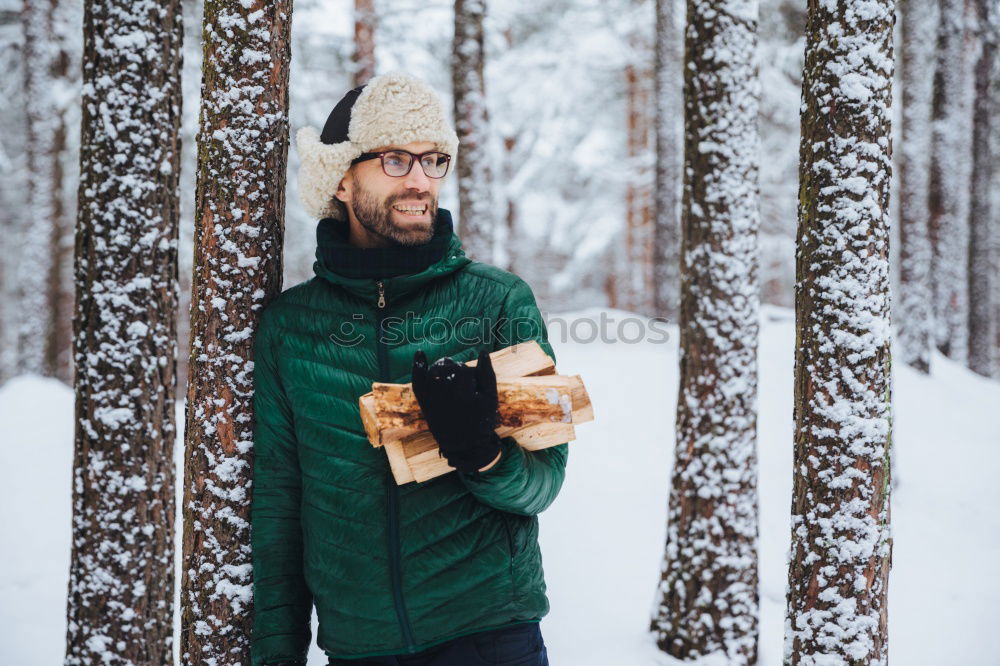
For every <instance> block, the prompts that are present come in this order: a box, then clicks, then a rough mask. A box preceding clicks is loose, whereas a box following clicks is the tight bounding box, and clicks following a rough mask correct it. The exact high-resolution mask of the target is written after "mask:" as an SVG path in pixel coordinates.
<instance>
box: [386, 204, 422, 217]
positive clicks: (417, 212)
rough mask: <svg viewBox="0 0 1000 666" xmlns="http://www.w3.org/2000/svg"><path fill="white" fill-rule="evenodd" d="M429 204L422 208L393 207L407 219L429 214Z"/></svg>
mask: <svg viewBox="0 0 1000 666" xmlns="http://www.w3.org/2000/svg"><path fill="white" fill-rule="evenodd" d="M427 208H428V205H427V204H423V205H420V206H393V207H392V209H393V210H395V211H397V212H399V213H402V214H403V215H404V216H405V217H423V216H424V215H426V214H427Z"/></svg>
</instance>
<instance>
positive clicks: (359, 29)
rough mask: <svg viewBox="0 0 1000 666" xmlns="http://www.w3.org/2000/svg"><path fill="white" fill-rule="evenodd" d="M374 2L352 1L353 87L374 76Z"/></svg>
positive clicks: (373, 0)
mask: <svg viewBox="0 0 1000 666" xmlns="http://www.w3.org/2000/svg"><path fill="white" fill-rule="evenodd" d="M376 19H377V15H376V14H375V0H354V56H353V64H354V77H353V78H354V87H355V88H357V87H358V86H360V85H364V84H365V83H367V82H368V79H370V78H372V77H373V76H375V25H376Z"/></svg>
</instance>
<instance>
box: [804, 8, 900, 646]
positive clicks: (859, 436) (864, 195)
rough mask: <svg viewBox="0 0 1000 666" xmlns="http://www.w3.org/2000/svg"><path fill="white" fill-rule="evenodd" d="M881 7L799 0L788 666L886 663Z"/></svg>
mask: <svg viewBox="0 0 1000 666" xmlns="http://www.w3.org/2000/svg"><path fill="white" fill-rule="evenodd" d="M893 4H894V3H893V2H892V0H878V1H871V0H845V1H842V2H840V3H837V4H832V3H828V2H825V1H823V0H809V5H808V17H807V25H806V51H805V66H804V70H803V80H802V105H801V108H802V112H801V128H802V129H801V140H800V144H799V210H798V217H799V222H798V234H797V255H796V286H795V320H796V331H797V335H796V345H795V350H796V351H795V377H794V401H795V402H794V443H795V453H794V464H793V496H792V547H791V561H790V564H789V571H788V598H787V609H786V619H785V663H786V664H790V665H792V666H798V665H803V666H804V665H807V664H808V665H815V664H843V665H845V666H846V665H852V666H853V665H856V666H861V665H862V664H865V665H869V666H870V665H873V664H880V665H883V666H884V665H885V664H886V663H887V662H888V640H887V637H888V626H887V619H888V614H887V611H888V608H887V605H886V596H887V594H886V593H887V590H888V575H889V566H890V554H891V541H890V536H889V488H890V484H889V479H890V466H889V453H890V432H891V421H890V417H891V407H890V406H891V402H890V377H889V367H890V353H889V340H890V329H889V262H888V256H889V240H888V239H889V234H888V224H889V187H890V179H891V165H890V159H891V155H892V144H891V140H890V137H891V134H890V120H891V115H890V114H891V111H890V109H891V98H892V77H893V44H892V25H893V11H894V7H893Z"/></svg>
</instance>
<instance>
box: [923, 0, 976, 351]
mask: <svg viewBox="0 0 1000 666" xmlns="http://www.w3.org/2000/svg"><path fill="white" fill-rule="evenodd" d="M967 2H969V0H940V16H939V20H938V31H937V56H936V59H937V61H936V66H935V70H934V92H933V98H932V119H933V125H932V127H933V136H932V138H931V141H932V143H931V172H930V183H929V185H928V209H929V211H930V236H931V247H932V251H933V254H932V257H931V274H932V275H933V276H934V280H933V281H932V282H931V286H932V288H933V294H934V338H935V344H936V346H937V348H938V349H939V350H940V351H941V353H942V354H944V355H945V356H948V357H949V358H951V359H953V360H955V361H958V362H959V363H966V362H967V357H968V340H969V204H970V201H969V197H970V192H971V183H970V178H971V168H970V167H971V164H972V145H971V141H972V128H971V124H972V111H971V108H970V100H971V91H972V87H971V85H970V77H969V72H970V71H971V62H970V60H969V58H970V49H969V47H968V44H967V43H966V41H967V37H968V35H967V31H966V22H967V17H966V4H967Z"/></svg>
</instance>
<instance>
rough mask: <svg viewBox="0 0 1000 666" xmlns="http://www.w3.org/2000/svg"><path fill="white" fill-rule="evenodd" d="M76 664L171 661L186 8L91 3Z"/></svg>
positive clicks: (79, 331) (81, 270)
mask: <svg viewBox="0 0 1000 666" xmlns="http://www.w3.org/2000/svg"><path fill="white" fill-rule="evenodd" d="M83 35H84V47H83V49H84V50H83V109H82V113H83V117H82V137H81V155H80V186H79V193H78V197H79V207H78V219H77V230H76V255H75V263H74V275H75V280H76V288H77V293H76V303H77V305H76V313H75V318H74V322H73V324H74V325H73V329H74V343H73V354H74V361H75V365H76V373H75V389H76V432H75V447H74V459H73V542H72V553H71V560H70V579H69V594H68V607H67V620H68V628H67V635H66V657H65V662H64V663H65V664H66V665H67V666H77V665H78V666H92V665H93V664H144V665H150V666H169V665H170V664H172V663H173V659H172V645H173V627H172V625H173V594H174V589H173V581H174V562H173V557H174V546H173V538H174V467H173V465H174V461H173V448H174V439H175V437H176V433H175V422H174V396H175V384H176V377H175V366H176V353H177V342H176V319H177V230H178V224H177V222H178V208H179V193H178V186H177V185H178V173H179V164H180V160H179V156H180V145H179V138H178V130H179V125H180V111H181V81H180V63H181V41H182V25H181V9H180V3H179V2H178V0H157V1H156V2H147V3H142V4H138V5H137V4H136V3H134V2H131V1H130V0H105V1H100V2H99V1H97V0H86V2H85V3H84V26H83Z"/></svg>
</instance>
